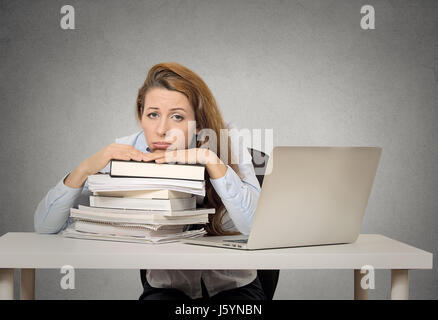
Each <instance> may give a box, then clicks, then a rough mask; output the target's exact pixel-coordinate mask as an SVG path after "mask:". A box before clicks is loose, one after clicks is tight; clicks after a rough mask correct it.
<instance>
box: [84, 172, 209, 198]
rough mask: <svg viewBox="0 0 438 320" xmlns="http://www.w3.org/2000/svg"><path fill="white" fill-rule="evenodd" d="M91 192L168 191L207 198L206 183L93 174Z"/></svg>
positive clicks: (89, 184) (89, 187) (89, 181)
mask: <svg viewBox="0 0 438 320" xmlns="http://www.w3.org/2000/svg"><path fill="white" fill-rule="evenodd" d="M87 182H88V189H89V190H90V191H91V192H102V191H132V190H156V189H168V190H173V191H179V192H185V193H191V194H196V195H200V196H205V181H195V180H178V179H152V178H113V177H110V175H109V174H93V175H91V176H89V177H88V180H87Z"/></svg>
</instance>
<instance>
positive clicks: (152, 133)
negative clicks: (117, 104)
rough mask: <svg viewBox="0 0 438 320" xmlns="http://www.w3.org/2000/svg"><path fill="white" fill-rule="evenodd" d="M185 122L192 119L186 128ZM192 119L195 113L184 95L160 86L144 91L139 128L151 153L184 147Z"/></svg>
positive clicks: (190, 130)
mask: <svg viewBox="0 0 438 320" xmlns="http://www.w3.org/2000/svg"><path fill="white" fill-rule="evenodd" d="M189 121H193V122H191V123H190V127H189ZM194 121H195V113H194V111H193V108H192V107H191V105H190V102H189V100H188V99H187V97H186V96H185V95H184V94H182V93H180V92H178V91H171V90H167V89H163V88H152V89H149V90H148V91H147V93H146V97H145V104H144V110H143V115H142V117H141V127H142V128H143V132H144V135H145V138H146V143H147V144H148V146H149V149H151V151H152V152H154V151H156V150H165V149H169V150H174V149H187V148H188V145H189V140H188V139H189V137H192V135H193V130H194Z"/></svg>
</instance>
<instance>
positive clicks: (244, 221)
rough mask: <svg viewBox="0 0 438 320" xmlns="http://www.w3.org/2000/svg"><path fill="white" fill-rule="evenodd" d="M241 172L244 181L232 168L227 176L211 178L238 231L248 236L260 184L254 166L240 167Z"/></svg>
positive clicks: (228, 169) (229, 168)
mask: <svg viewBox="0 0 438 320" xmlns="http://www.w3.org/2000/svg"><path fill="white" fill-rule="evenodd" d="M239 171H240V172H241V174H243V176H244V177H243V180H241V179H240V177H239V176H238V175H237V173H236V172H235V171H234V170H233V169H232V168H231V167H230V166H227V172H226V174H225V176H223V177H222V178H218V179H212V178H210V182H211V184H212V185H213V187H214V189H215V190H216V192H217V194H218V195H219V196H220V198H221V200H222V203H223V204H224V206H225V208H226V209H227V211H228V214H229V215H230V218H231V220H232V221H233V222H234V225H235V226H236V228H237V230H238V231H240V232H241V233H242V234H244V235H248V234H249V232H250V230H251V226H252V222H253V218H254V213H255V210H256V208H257V202H258V199H259V196H260V184H259V183H258V180H257V178H256V176H255V173H254V168H253V167H252V165H248V164H245V165H239ZM252 176H253V177H252Z"/></svg>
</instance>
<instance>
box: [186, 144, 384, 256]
mask: <svg viewBox="0 0 438 320" xmlns="http://www.w3.org/2000/svg"><path fill="white" fill-rule="evenodd" d="M381 153H382V148H380V147H288V146H277V147H274V149H273V151H272V153H271V156H270V157H269V159H268V163H267V167H266V173H265V177H264V180H263V185H262V188H261V192H260V197H259V200H258V203H257V209H256V210H255V213H254V217H253V223H252V226H251V231H250V234H249V235H238V236H204V237H199V238H193V239H186V240H183V242H184V243H187V244H193V245H205V246H215V247H223V248H231V249H242V250H256V249H271V248H286V247H298V246H315V245H329V244H345V243H352V242H355V241H356V240H357V238H358V236H359V233H360V227H361V224H362V220H363V217H364V214H365V209H366V206H367V203H368V198H369V196H370V193H371V188H372V186H373V181H374V178H375V176H376V171H377V167H378V163H379V160H380V156H381Z"/></svg>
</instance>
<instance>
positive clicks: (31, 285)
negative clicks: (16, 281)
mask: <svg viewBox="0 0 438 320" xmlns="http://www.w3.org/2000/svg"><path fill="white" fill-rule="evenodd" d="M20 299H21V300H35V269H21V284H20Z"/></svg>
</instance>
